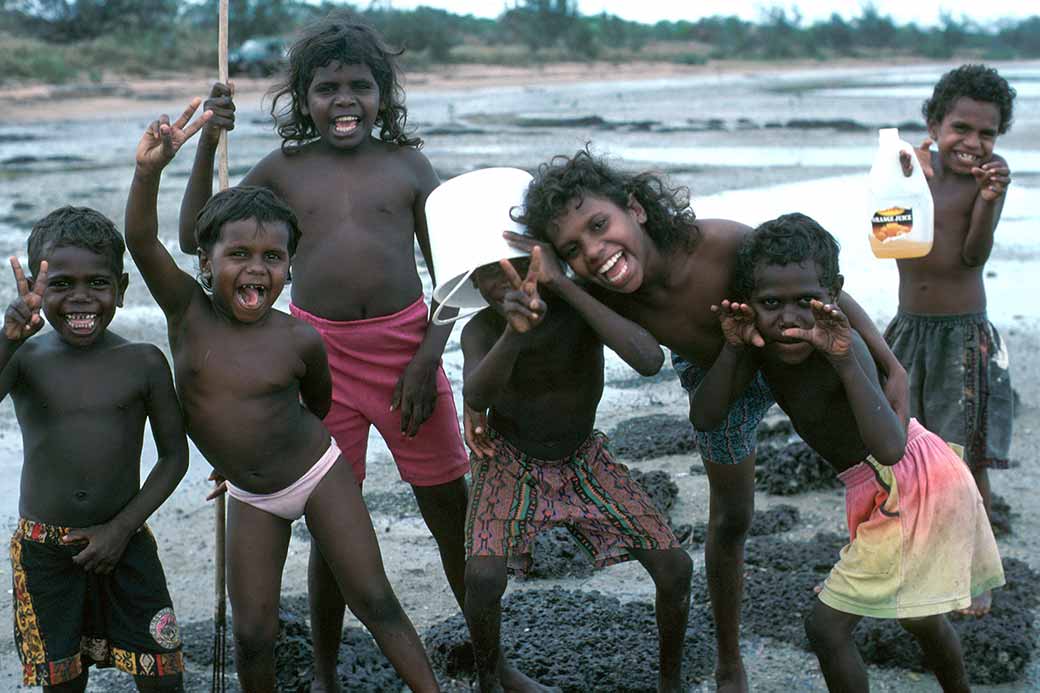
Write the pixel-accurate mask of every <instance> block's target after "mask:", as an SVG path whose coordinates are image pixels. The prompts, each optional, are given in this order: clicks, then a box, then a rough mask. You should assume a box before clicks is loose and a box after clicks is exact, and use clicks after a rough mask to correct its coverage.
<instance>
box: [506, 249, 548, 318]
mask: <svg viewBox="0 0 1040 693" xmlns="http://www.w3.org/2000/svg"><path fill="white" fill-rule="evenodd" d="M541 250H542V249H541V248H540V247H538V246H535V247H534V249H533V250H532V251H531V265H530V266H529V267H528V268H527V275H526V276H525V277H524V278H523V279H520V275H519V274H518V273H517V271H516V268H515V267H513V264H512V263H511V262H509V260H499V265H500V266H501V267H502V271H503V272H505V275H506V279H508V280H509V283H510V284H511V285H512V287H513V290H512V291H509V292H507V293H506V296H505V299H504V300H503V302H502V308H503V310H504V311H505V314H506V320H508V321H509V325H510V326H511V327H512V328H513V330H514V331H516V332H519V333H520V334H524V333H525V332H530V331H531V330H533V329H534V328H535V327H537V326H538V325H539V324H541V322H542V320H544V319H545V301H543V300H542V299H541V297H540V296H539V295H538V279H539V278H540V277H541V276H542V267H543V264H542V253H541Z"/></svg>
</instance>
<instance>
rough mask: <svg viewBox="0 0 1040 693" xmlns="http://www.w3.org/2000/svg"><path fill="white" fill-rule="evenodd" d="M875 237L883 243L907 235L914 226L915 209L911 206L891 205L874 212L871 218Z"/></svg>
mask: <svg viewBox="0 0 1040 693" xmlns="http://www.w3.org/2000/svg"><path fill="white" fill-rule="evenodd" d="M870 225H871V226H872V227H873V232H874V238H876V239H878V240H879V241H881V242H882V243H884V242H886V241H889V240H891V239H893V238H898V237H900V236H905V235H906V234H908V233H910V232H911V231H912V230H913V228H914V210H913V209H911V208H910V207H889V208H888V209H879V210H878V211H876V212H874V216H873V217H871V219H870Z"/></svg>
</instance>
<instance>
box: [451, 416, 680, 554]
mask: <svg viewBox="0 0 1040 693" xmlns="http://www.w3.org/2000/svg"><path fill="white" fill-rule="evenodd" d="M489 435H490V436H491V438H492V439H493V440H494V444H495V446H496V448H497V451H496V455H495V456H494V457H493V458H489V459H477V458H476V457H471V458H470V470H471V472H472V488H471V490H470V498H469V512H468V513H467V518H466V555H467V556H503V557H505V558H506V559H507V567H508V569H509V571H510V572H512V573H514V574H524V573H526V572H527V571H528V570H529V569H530V567H531V546H532V545H533V543H534V538H535V536H536V535H537V534H538V533H539V532H541V531H542V530H546V529H550V528H552V527H564V528H566V529H567V530H568V531H569V532H570V534H571V536H573V537H574V539H575V540H576V541H577V543H578V545H579V546H581V547H582V549H584V550H585V551H586V552H587V553H588V555H589V557H590V558H591V559H592V561H593V563H594V564H595V565H596V566H597V567H602V566H606V565H611V564H613V563H619V562H621V561H627V560H630V559H631V558H632V555H631V554H630V553H629V549H644V550H666V549H674V548H678V547H679V542H678V541H676V539H675V535H674V534H673V533H672V530H671V529H669V527H668V522H667V520H666V519H665V518H664V517H663V516H662V515H661V513H660V512H658V511H657V509H656V508H655V507H654V505H653V503H652V502H651V500H650V497H649V496H647V494H646V491H644V490H643V487H642V486H640V485H639V484H637V483H636V482H635V481H633V480H632V477H631V476H629V473H628V468H627V467H626V466H625V465H623V464H619V463H617V462H615V461H614V458H613V456H612V455H611V454H610V450H609V449H608V448H607V437H606V436H605V435H604V434H603V433H601V432H599V431H593V432H592V434H591V435H590V436H589V437H588V438H587V439H586V440H585V442H583V443H582V444H581V445H580V446H578V449H577V450H575V451H574V453H572V454H571V455H570V456H569V457H567V458H565V459H562V460H552V461H550V460H540V459H536V458H534V457H531V456H530V455H526V454H524V453H523V452H522V451H521V450H519V449H517V448H516V447H515V446H514V445H512V444H510V443H509V442H508V441H507V440H505V439H504V438H503V437H502V436H500V435H499V434H497V433H495V432H494V431H491V430H489Z"/></svg>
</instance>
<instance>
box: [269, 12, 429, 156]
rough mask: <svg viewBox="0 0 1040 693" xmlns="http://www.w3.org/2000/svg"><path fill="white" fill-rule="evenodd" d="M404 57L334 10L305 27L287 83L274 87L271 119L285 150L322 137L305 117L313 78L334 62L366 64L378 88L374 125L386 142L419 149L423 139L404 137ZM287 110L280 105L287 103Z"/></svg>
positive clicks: (372, 31)
mask: <svg viewBox="0 0 1040 693" xmlns="http://www.w3.org/2000/svg"><path fill="white" fill-rule="evenodd" d="M402 53H404V50H403V49H394V48H391V47H390V46H388V45H387V44H386V42H385V41H384V40H383V37H382V36H380V35H379V32H377V31H376V30H375V29H373V28H372V27H370V26H368V25H367V24H364V23H363V22H361V21H359V20H358V19H357V17H355V16H354V15H353V14H352V13H350V12H349V11H333V12H331V13H329V15H328V16H326V17H325V18H324V19H321V20H318V21H316V22H313V23H311V24H309V25H308V26H306V27H304V29H303V30H302V31H301V33H300V36H299V38H298V39H297V40H296V42H295V43H293V45H292V47H290V48H289V67H288V71H287V72H286V74H285V75H284V76H283V79H282V80H281V81H280V82H277V83H276V84H275V85H274V86H273V87H271V90H270V92H268V93H269V94H272V95H273V99H272V101H271V116H272V117H273V118H274V120H275V128H276V130H277V131H278V134H279V135H280V136H281V138H282V151H284V152H286V153H289V152H291V151H292V150H293V149H296V148H298V147H300V146H301V145H303V144H306V143H307V142H310V141H312V140H315V139H317V138H318V136H319V135H318V130H317V128H316V127H315V126H314V121H313V120H311V117H310V116H309V115H306V114H305V113H304V112H303V107H304V106H305V105H306V103H307V90H308V89H309V88H310V85H311V80H313V79H314V73H315V72H316V71H317V70H318V69H320V68H322V67H324V66H325V65H328V64H329V63H332V62H339V63H342V64H344V65H366V66H368V69H370V70H371V71H372V76H373V77H374V78H375V80H376V84H377V85H378V86H379V113H378V115H377V116H376V121H375V124H376V126H378V127H379V137H380V139H382V140H383V141H385V142H393V143H395V144H398V145H401V146H406V147H416V148H418V147H421V146H422V140H421V139H419V138H418V137H410V136H408V134H407V133H406V132H405V122H406V121H407V119H408V110H407V109H406V108H405V106H404V89H402V88H401V84H400V82H399V81H398V75H399V72H400V69H399V68H398V66H397V61H396V60H395V58H396V57H397V56H399V55H401V54H402ZM286 99H287V100H288V102H287V103H284V105H282V106H279V104H280V103H282V102H283V101H284V100H286Z"/></svg>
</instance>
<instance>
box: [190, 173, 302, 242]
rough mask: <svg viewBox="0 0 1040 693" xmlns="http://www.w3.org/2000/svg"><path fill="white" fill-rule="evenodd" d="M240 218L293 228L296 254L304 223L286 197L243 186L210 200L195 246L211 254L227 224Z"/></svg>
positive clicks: (291, 238) (291, 239)
mask: <svg viewBox="0 0 1040 693" xmlns="http://www.w3.org/2000/svg"><path fill="white" fill-rule="evenodd" d="M240 219H256V221H257V223H258V224H262V223H264V222H270V221H273V222H279V221H280V222H283V223H285V225H286V226H288V227H289V247H288V250H289V257H292V256H293V255H295V254H296V246H297V244H298V243H299V242H300V224H299V222H297V221H296V214H295V213H294V212H293V211H292V208H291V207H289V205H287V204H286V203H285V202H283V201H282V198H280V197H278V196H277V195H275V194H274V193H273V192H271V191H270V190H268V189H267V188H260V187H256V186H252V185H241V186H238V187H234V188H228V189H227V190H222V191H221V192H219V193H217V194H216V195H214V196H213V197H211V198H209V200H208V201H207V202H206V204H205V206H204V207H203V208H202V209H201V210H200V211H199V215H198V216H197V217H196V218H195V243H196V245H197V246H198V247H199V248H201V249H202V250H204V251H205V252H206V253H207V254H209V253H211V252H213V246H214V245H215V244H216V242H217V241H218V240H219V239H220V231H221V229H222V228H223V227H224V224H227V223H228V222H232V221H239V220H240Z"/></svg>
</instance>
